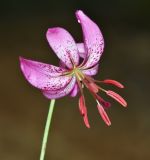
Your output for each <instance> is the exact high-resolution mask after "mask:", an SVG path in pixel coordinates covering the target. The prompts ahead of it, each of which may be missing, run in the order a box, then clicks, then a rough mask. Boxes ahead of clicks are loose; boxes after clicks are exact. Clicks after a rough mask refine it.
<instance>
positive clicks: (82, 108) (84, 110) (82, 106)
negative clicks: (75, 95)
mask: <svg viewBox="0 0 150 160" xmlns="http://www.w3.org/2000/svg"><path fill="white" fill-rule="evenodd" d="M79 110H80V113H81V115H82V116H83V120H84V123H85V125H86V127H87V128H90V125H89V121H88V116H87V108H86V106H85V99H84V96H82V95H81V96H80V98H79Z"/></svg>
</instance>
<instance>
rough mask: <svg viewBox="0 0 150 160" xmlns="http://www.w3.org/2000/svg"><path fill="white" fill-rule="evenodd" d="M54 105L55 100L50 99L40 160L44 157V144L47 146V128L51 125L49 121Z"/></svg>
mask: <svg viewBox="0 0 150 160" xmlns="http://www.w3.org/2000/svg"><path fill="white" fill-rule="evenodd" d="M54 104H55V99H52V100H51V102H50V105H49V111H48V116H47V121H46V125H45V131H44V136H43V142H42V148H41V155H40V160H44V157H45V151H46V144H47V139H48V133H49V128H50V125H51V119H52V114H53V110H54Z"/></svg>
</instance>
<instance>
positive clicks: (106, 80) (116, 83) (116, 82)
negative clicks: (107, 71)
mask: <svg viewBox="0 0 150 160" xmlns="http://www.w3.org/2000/svg"><path fill="white" fill-rule="evenodd" d="M102 82H104V83H107V84H112V85H114V86H116V87H119V88H124V86H123V85H122V84H121V83H120V82H118V81H116V80H112V79H105V80H103V81H102Z"/></svg>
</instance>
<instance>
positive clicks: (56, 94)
mask: <svg viewBox="0 0 150 160" xmlns="http://www.w3.org/2000/svg"><path fill="white" fill-rule="evenodd" d="M75 83H76V78H75V77H72V79H71V81H70V82H69V84H68V85H67V86H65V87H64V88H61V89H58V90H55V91H51V90H49V91H48V90H43V91H42V92H43V94H44V96H45V97H47V98H48V99H58V98H61V97H64V96H66V95H68V94H69V93H70V92H71V91H72V90H73V88H74V86H75Z"/></svg>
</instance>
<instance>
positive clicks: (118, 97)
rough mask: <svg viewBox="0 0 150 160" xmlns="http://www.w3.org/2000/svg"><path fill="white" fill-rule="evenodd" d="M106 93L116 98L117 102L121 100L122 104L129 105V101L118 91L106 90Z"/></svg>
mask: <svg viewBox="0 0 150 160" xmlns="http://www.w3.org/2000/svg"><path fill="white" fill-rule="evenodd" d="M106 94H107V95H109V96H110V97H112V98H113V99H115V100H116V101H117V102H119V103H120V104H121V105H122V106H124V107H127V102H126V101H125V100H124V99H123V98H122V97H121V96H120V95H119V94H117V93H115V92H113V91H110V90H108V91H106Z"/></svg>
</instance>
